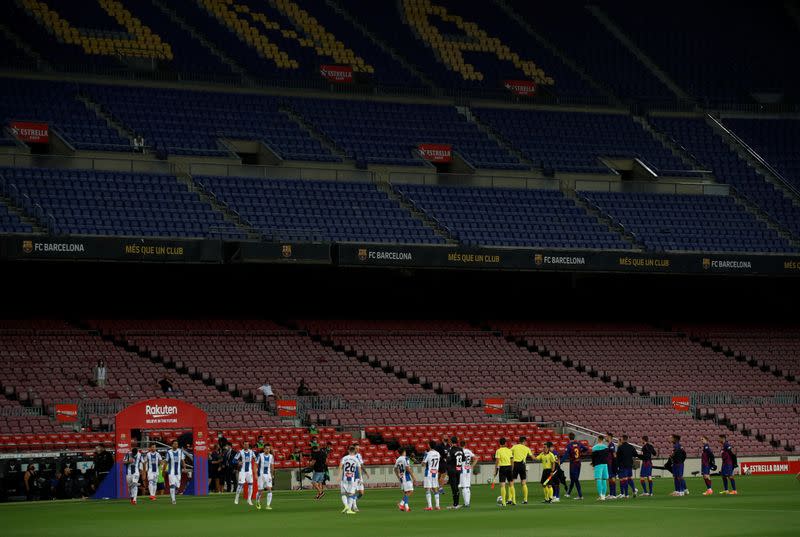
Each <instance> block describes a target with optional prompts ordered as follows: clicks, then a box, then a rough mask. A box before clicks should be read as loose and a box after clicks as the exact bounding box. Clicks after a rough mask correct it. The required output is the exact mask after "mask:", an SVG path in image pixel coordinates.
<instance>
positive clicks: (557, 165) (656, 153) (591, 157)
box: [474, 108, 693, 175]
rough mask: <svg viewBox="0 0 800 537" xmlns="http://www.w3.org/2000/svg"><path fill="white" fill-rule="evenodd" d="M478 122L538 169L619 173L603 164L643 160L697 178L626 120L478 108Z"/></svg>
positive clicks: (661, 170) (655, 167)
mask: <svg viewBox="0 0 800 537" xmlns="http://www.w3.org/2000/svg"><path fill="white" fill-rule="evenodd" d="M474 112H475V114H476V115H477V116H478V118H479V119H480V120H481V121H483V122H485V123H486V124H487V125H489V126H490V127H491V128H492V129H493V130H495V131H497V132H499V133H500V134H501V135H502V136H503V137H504V138H506V139H507V140H509V141H510V142H511V143H512V144H513V145H514V147H516V148H518V149H519V150H520V151H522V153H523V154H524V155H525V156H526V157H527V158H528V159H529V160H531V161H532V162H534V164H535V165H536V166H537V167H541V168H544V169H550V170H556V171H564V172H579V173H600V174H609V173H613V172H612V170H611V169H610V168H609V166H608V165H606V164H603V163H602V162H601V161H600V159H601V158H602V157H606V158H639V159H641V160H642V161H643V162H644V163H645V164H646V165H648V166H649V167H650V168H651V169H652V170H654V171H655V172H656V173H659V174H667V175H693V174H692V173H690V172H691V170H690V169H689V168H688V167H687V165H686V164H684V163H683V162H682V161H681V160H680V159H679V158H678V157H676V156H675V155H673V154H672V153H671V152H670V150H669V149H667V148H666V147H664V146H663V145H661V143H660V142H658V141H657V140H656V139H655V138H653V137H652V136H651V135H650V134H649V133H647V132H646V131H645V130H644V129H643V128H642V127H641V126H640V125H637V124H636V123H634V121H633V120H632V119H631V117H630V116H628V115H626V114H607V113H575V112H561V111H551V110H513V109H501V108H494V109H493V108H476V109H474Z"/></svg>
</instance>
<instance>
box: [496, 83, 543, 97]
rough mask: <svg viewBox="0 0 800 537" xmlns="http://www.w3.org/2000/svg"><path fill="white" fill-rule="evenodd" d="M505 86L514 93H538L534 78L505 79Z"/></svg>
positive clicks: (528, 94) (527, 94) (525, 94)
mask: <svg viewBox="0 0 800 537" xmlns="http://www.w3.org/2000/svg"><path fill="white" fill-rule="evenodd" d="M503 86H505V88H506V89H507V90H508V91H510V92H511V93H513V94H514V95H524V96H530V95H536V82H534V81H532V80H504V81H503Z"/></svg>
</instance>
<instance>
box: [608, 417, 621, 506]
mask: <svg viewBox="0 0 800 537" xmlns="http://www.w3.org/2000/svg"><path fill="white" fill-rule="evenodd" d="M606 438H607V439H608V488H609V489H610V493H609V495H608V497H609V499H617V498H621V497H622V495H621V494H620V495H619V496H617V444H615V443H614V433H608V434H607V435H606Z"/></svg>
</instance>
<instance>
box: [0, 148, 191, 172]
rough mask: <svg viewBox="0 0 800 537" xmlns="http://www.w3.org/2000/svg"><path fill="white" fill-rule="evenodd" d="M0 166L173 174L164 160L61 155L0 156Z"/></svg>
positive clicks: (14, 154)
mask: <svg viewBox="0 0 800 537" xmlns="http://www.w3.org/2000/svg"><path fill="white" fill-rule="evenodd" d="M0 166H8V167H17V168H57V169H68V170H71V169H75V170H96V171H106V172H137V173H165V174H166V173H174V171H175V163H173V162H167V161H164V160H151V159H146V160H145V159H132V158H125V157H73V156H63V155H32V154H29V153H4V154H0Z"/></svg>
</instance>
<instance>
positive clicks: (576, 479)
mask: <svg viewBox="0 0 800 537" xmlns="http://www.w3.org/2000/svg"><path fill="white" fill-rule="evenodd" d="M588 452H589V448H587V447H586V446H585V445H583V444H581V443H580V442H578V441H576V440H575V433H569V443H568V444H567V449H566V451H565V452H564V457H565V458H566V459H568V460H569V489H567V498H569V497H570V494H572V489H573V488H575V489H576V490H577V491H578V495H577V496H576V497H575V499H576V500H582V499H583V491H581V457H582V456H583V455H584V454H585V453H588Z"/></svg>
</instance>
